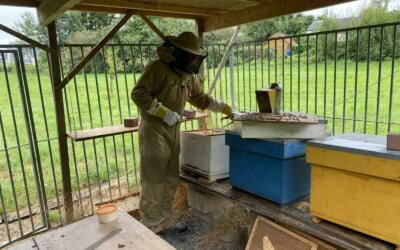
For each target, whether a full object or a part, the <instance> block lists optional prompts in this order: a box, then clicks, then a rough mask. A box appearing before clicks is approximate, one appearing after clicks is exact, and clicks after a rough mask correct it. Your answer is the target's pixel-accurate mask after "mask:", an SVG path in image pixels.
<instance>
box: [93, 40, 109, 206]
mask: <svg viewBox="0 0 400 250" xmlns="http://www.w3.org/2000/svg"><path fill="white" fill-rule="evenodd" d="M91 48H93V46H92V47H91ZM99 55H101V54H100V53H99ZM92 62H93V72H94V83H95V85H96V94H97V103H98V108H99V116H100V126H103V112H102V110H101V101H100V91H99V79H98V77H97V65H96V56H94V57H93V59H92ZM102 140H103V146H104V148H105V138H104V137H103V138H102ZM93 151H94V155H95V157H96V174H97V182H98V186H99V196H100V197H99V198H100V202H103V194H102V191H101V180H100V171H99V166H98V164H97V147H96V140H93ZM105 154H106V153H105ZM105 157H106V168H107V169H108V160H107V155H106V156H105Z"/></svg>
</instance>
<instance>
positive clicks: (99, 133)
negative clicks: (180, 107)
mask: <svg viewBox="0 0 400 250" xmlns="http://www.w3.org/2000/svg"><path fill="white" fill-rule="evenodd" d="M207 116H208V113H197V114H196V116H195V117H194V118H186V117H183V118H182V120H181V122H188V121H192V120H197V119H201V118H205V117H207ZM138 129H139V127H138V126H136V127H125V126H124V125H123V124H121V125H114V126H109V127H102V128H93V129H85V130H79V131H71V132H68V133H67V135H68V137H69V138H71V139H72V140H74V141H84V140H90V139H96V138H102V137H107V136H113V135H120V134H126V133H132V132H136V131H138Z"/></svg>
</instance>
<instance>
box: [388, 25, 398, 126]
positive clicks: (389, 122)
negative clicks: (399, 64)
mask: <svg viewBox="0 0 400 250" xmlns="http://www.w3.org/2000/svg"><path fill="white" fill-rule="evenodd" d="M396 43H397V24H395V25H394V26H393V48H392V68H391V74H390V94H389V117H388V132H389V133H390V132H391V123H392V105H393V81H394V64H395V57H396Z"/></svg>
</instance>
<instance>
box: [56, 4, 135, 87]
mask: <svg viewBox="0 0 400 250" xmlns="http://www.w3.org/2000/svg"><path fill="white" fill-rule="evenodd" d="M134 13H135V11H133V10H130V11H128V13H126V15H125V16H124V17H123V18H122V19H121V20H120V21H119V22H118V23H117V25H115V27H114V28H113V29H112V30H111V31H110V32H109V33H108V34H107V35H106V36H105V37H104V38H103V39H101V41H100V42H99V43H97V44H96V46H94V47H93V49H92V50H91V51H90V52H89V54H87V55H86V56H85V58H83V59H82V61H81V62H80V63H79V64H78V65H76V66H75V68H74V69H72V70H71V72H69V73H68V75H67V76H66V77H65V78H64V79H63V80H62V81H61V82H60V84H58V85H57V86H56V89H57V90H61V89H62V88H64V87H65V86H66V85H67V84H68V82H69V81H70V80H71V79H72V78H74V76H75V75H76V74H77V73H78V72H79V71H81V70H82V68H83V67H85V65H86V64H87V63H88V62H89V61H90V60H91V59H92V58H93V57H94V56H95V55H96V54H97V52H99V51H100V50H101V48H103V47H104V45H105V44H106V43H107V42H108V41H109V40H110V39H111V38H112V37H113V36H114V35H115V33H117V32H118V31H119V30H120V29H121V27H122V26H124V24H125V23H126V22H128V20H129V18H131V17H132V15H133V14H134Z"/></svg>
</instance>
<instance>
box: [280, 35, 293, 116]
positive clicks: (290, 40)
mask: <svg viewBox="0 0 400 250" xmlns="http://www.w3.org/2000/svg"><path fill="white" fill-rule="evenodd" d="M284 42H285V41H284V40H283V39H282V44H284ZM292 44H293V40H292V37H290V38H289V48H290V49H292ZM282 52H283V53H285V50H283V51H282ZM282 56H285V55H284V54H283V55H282ZM292 111H293V54H292V51H290V112H292Z"/></svg>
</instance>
